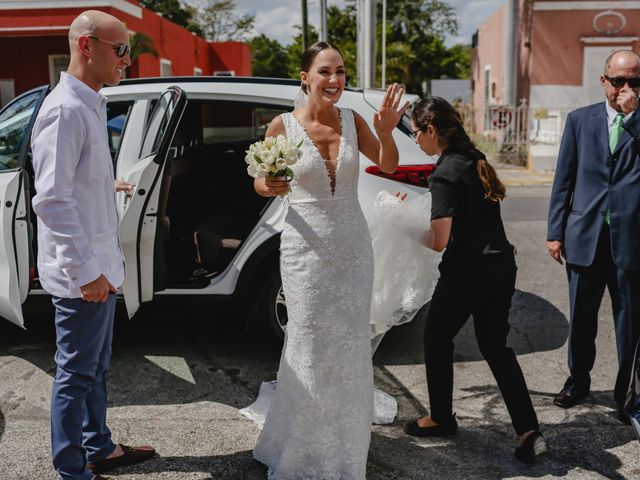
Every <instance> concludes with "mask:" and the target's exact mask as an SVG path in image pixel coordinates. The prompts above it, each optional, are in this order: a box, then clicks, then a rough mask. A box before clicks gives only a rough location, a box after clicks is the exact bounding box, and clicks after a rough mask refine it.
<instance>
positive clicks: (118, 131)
mask: <svg viewBox="0 0 640 480" xmlns="http://www.w3.org/2000/svg"><path fill="white" fill-rule="evenodd" d="M132 105H133V102H132V101H131V102H109V103H108V104H107V133H108V135H109V137H108V138H109V151H110V152H111V159H112V160H113V161H115V159H116V157H117V155H118V150H119V148H120V139H121V138H122V135H123V134H124V129H125V127H126V124H127V117H128V116H129V110H130V109H131V106H132Z"/></svg>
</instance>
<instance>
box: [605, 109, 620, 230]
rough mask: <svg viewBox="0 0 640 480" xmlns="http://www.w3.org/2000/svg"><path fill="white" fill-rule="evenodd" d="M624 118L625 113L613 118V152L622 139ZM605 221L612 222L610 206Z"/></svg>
mask: <svg viewBox="0 0 640 480" xmlns="http://www.w3.org/2000/svg"><path fill="white" fill-rule="evenodd" d="M623 118H624V113H619V114H617V115H616V118H615V119H614V120H613V126H612V127H611V132H610V133H609V150H611V153H613V152H615V150H616V147H617V146H618V140H620V135H622V119H623ZM604 221H605V222H607V225H610V224H611V210H609V209H608V208H607V213H605V215H604Z"/></svg>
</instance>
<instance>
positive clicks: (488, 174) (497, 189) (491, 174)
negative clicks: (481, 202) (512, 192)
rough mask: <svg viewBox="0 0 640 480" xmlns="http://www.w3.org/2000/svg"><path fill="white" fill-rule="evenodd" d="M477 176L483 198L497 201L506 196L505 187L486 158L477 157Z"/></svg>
mask: <svg viewBox="0 0 640 480" xmlns="http://www.w3.org/2000/svg"><path fill="white" fill-rule="evenodd" d="M476 168H477V169H478V176H479V177H480V183H482V189H483V190H484V198H486V199H488V200H491V201H493V202H499V201H500V200H503V199H504V197H505V196H506V192H507V189H506V187H505V186H504V183H502V182H501V181H500V179H499V178H498V174H497V173H496V170H495V169H494V168H493V167H492V166H491V164H490V163H489V162H487V159H486V158H479V159H478V161H477V163H476Z"/></svg>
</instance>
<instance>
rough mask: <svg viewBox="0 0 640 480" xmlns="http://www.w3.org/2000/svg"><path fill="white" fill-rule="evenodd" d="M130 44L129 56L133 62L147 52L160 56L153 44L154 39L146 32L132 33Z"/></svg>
mask: <svg viewBox="0 0 640 480" xmlns="http://www.w3.org/2000/svg"><path fill="white" fill-rule="evenodd" d="M129 44H130V45H131V53H130V54H129V57H130V58H131V61H132V62H135V60H136V59H137V58H138V57H139V56H140V55H144V54H145V53H148V54H150V55H153V56H154V57H156V58H158V51H157V50H156V49H155V48H154V46H153V39H152V38H151V37H150V36H149V35H147V34H146V33H142V32H138V33H132V34H131V37H130V39H129Z"/></svg>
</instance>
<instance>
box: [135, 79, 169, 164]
mask: <svg viewBox="0 0 640 480" xmlns="http://www.w3.org/2000/svg"><path fill="white" fill-rule="evenodd" d="M177 101H178V95H176V94H175V92H173V91H171V90H167V91H165V92H164V93H163V94H162V95H161V96H160V99H159V100H158V101H157V102H153V103H152V110H151V116H150V117H149V121H148V123H147V130H146V133H145V137H144V141H143V143H142V149H141V151H140V158H144V157H147V156H149V155H152V154H154V153H156V152H157V151H158V148H159V147H160V144H161V143H162V140H163V138H164V135H165V132H166V130H167V127H168V126H169V120H170V119H171V115H172V114H173V111H174V110H175V108H176V105H177Z"/></svg>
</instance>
